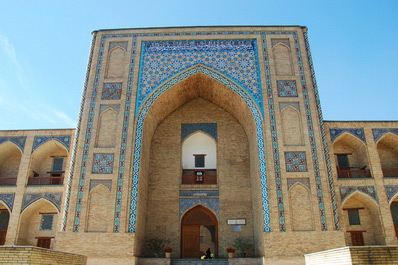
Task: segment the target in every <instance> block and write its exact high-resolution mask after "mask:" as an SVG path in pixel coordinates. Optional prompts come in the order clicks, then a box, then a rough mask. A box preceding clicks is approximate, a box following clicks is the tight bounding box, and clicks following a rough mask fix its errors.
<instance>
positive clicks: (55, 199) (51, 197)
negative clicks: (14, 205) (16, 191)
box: [21, 192, 62, 212]
mask: <svg viewBox="0 0 398 265" xmlns="http://www.w3.org/2000/svg"><path fill="white" fill-rule="evenodd" d="M42 198H43V199H46V200H48V201H50V202H51V203H52V204H54V206H55V207H57V209H58V211H60V210H61V201H62V193H61V192H56V193H47V192H42V193H25V194H24V196H23V201H22V207H21V212H23V210H25V208H26V207H28V206H29V205H31V204H32V203H34V202H35V201H38V200H40V199H42Z"/></svg>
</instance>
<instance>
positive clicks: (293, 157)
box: [285, 152, 307, 172]
mask: <svg viewBox="0 0 398 265" xmlns="http://www.w3.org/2000/svg"><path fill="white" fill-rule="evenodd" d="M285 162H286V172H306V171H307V158H306V157H305V152H285Z"/></svg>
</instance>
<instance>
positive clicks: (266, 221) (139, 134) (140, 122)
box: [128, 64, 271, 232]
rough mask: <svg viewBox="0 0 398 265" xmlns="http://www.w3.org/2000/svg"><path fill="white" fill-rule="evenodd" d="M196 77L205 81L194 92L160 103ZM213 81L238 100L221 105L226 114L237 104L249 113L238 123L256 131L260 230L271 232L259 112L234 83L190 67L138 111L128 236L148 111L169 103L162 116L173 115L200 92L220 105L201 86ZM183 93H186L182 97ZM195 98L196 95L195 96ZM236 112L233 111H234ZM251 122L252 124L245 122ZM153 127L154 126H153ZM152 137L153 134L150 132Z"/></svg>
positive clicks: (210, 71) (133, 216)
mask: <svg viewBox="0 0 398 265" xmlns="http://www.w3.org/2000/svg"><path fill="white" fill-rule="evenodd" d="M198 76H202V77H205V78H204V79H203V78H201V79H200V80H198V82H196V83H195V88H196V90H195V91H193V90H194V89H191V90H190V91H187V89H185V90H184V89H182V90H181V91H180V93H179V96H178V98H174V99H173V101H170V100H169V101H167V100H166V99H165V100H163V101H164V102H161V101H162V99H160V98H161V96H162V95H163V94H165V93H166V92H167V91H168V90H169V89H170V88H172V87H174V86H175V85H177V84H179V83H180V82H184V81H187V80H189V79H190V78H191V79H192V78H195V77H198ZM208 80H212V81H217V83H218V84H221V85H223V87H226V88H228V91H229V92H228V91H223V92H225V93H230V92H231V91H232V92H233V93H232V94H233V95H234V96H233V97H235V98H236V99H238V100H239V102H238V103H236V102H235V104H233V103H232V102H231V101H229V102H228V103H224V104H223V108H224V109H226V110H227V111H230V112H232V113H233V112H234V111H233V110H234V106H233V105H237V104H239V103H240V104H242V105H244V107H245V108H246V109H247V110H248V112H250V114H251V118H250V117H243V116H241V115H243V114H240V113H239V114H236V115H235V116H238V117H236V118H237V120H238V121H239V122H241V123H242V122H243V123H246V122H252V123H253V125H254V127H255V132H254V133H255V137H256V145H257V154H258V166H259V168H258V169H257V170H258V172H259V175H260V189H261V191H260V192H261V197H262V201H261V206H262V217H263V230H264V231H265V232H270V231H271V228H270V211H269V201H268V184H267V177H266V163H265V152H264V128H263V118H262V115H261V111H260V110H259V108H258V107H257V104H256V102H255V101H254V100H253V98H252V97H251V96H250V95H249V94H248V93H247V92H246V91H245V90H244V89H243V88H242V87H240V86H239V85H237V84H236V83H235V82H233V81H231V80H230V79H228V78H227V77H225V76H224V75H222V74H220V73H219V72H217V71H215V70H213V69H210V68H207V67H205V66H203V65H200V64H198V65H196V66H193V67H191V68H189V69H187V70H185V71H183V72H181V73H179V74H177V75H175V76H174V77H173V78H171V79H169V80H168V81H166V82H165V83H163V84H162V85H161V86H159V87H158V88H157V89H155V90H154V91H153V92H152V93H151V94H150V95H149V96H148V98H147V99H146V101H145V102H144V103H143V105H142V107H141V108H140V109H139V111H138V112H137V115H136V124H135V141H134V143H135V144H134V153H133V155H134V158H133V172H132V182H131V192H130V214H129V223H128V232H136V219H137V206H138V203H137V202H138V186H139V178H140V165H141V150H142V145H143V131H144V122H145V119H146V117H147V115H148V113H149V112H150V110H151V107H152V106H153V104H154V103H155V102H157V103H158V105H159V106H163V107H165V106H168V105H167V104H165V103H166V102H167V103H170V102H172V103H173V104H169V105H173V106H168V108H169V109H168V111H164V113H163V115H165V116H167V115H168V114H169V113H171V111H173V110H174V109H175V108H176V107H178V106H179V105H182V104H183V103H184V102H186V101H188V100H190V99H192V98H195V97H198V96H199V95H198V94H197V93H200V91H199V90H200V89H202V88H203V87H206V88H203V89H204V90H205V91H202V94H201V96H204V97H206V98H207V99H209V100H210V101H213V102H216V104H222V103H220V102H217V101H220V100H222V99H220V98H219V97H218V98H217V97H215V94H214V93H213V92H214V91H211V90H210V89H209V88H208V86H206V85H204V84H203V83H206V81H208ZM184 92H185V93H184ZM195 94H196V95H195ZM152 109H153V108H152ZM235 112H236V111H235ZM245 118H246V120H248V119H250V120H251V121H245ZM154 124H155V125H152V126H156V123H154ZM245 131H246V134H248V132H247V130H246V129H245ZM152 133H153V132H152Z"/></svg>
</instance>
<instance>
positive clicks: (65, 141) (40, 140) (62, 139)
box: [32, 135, 71, 153]
mask: <svg viewBox="0 0 398 265" xmlns="http://www.w3.org/2000/svg"><path fill="white" fill-rule="evenodd" d="M51 140H55V141H57V142H59V143H61V144H62V145H63V146H65V147H66V149H68V151H69V148H70V140H71V136H70V135H60V136H35V139H34V140H33V149H32V153H33V152H34V151H35V150H36V149H37V148H39V146H41V145H42V144H44V143H47V142H49V141H51Z"/></svg>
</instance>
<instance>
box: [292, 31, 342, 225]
mask: <svg viewBox="0 0 398 265" xmlns="http://www.w3.org/2000/svg"><path fill="white" fill-rule="evenodd" d="M294 42H295V46H296V47H295V48H296V53H297V57H298V58H300V60H299V61H298V62H299V63H298V64H299V71H300V76H301V80H302V85H303V89H306V86H305V84H306V82H305V75H304V68H303V62H302V61H301V53H300V52H299V50H297V48H299V47H300V45H299V42H298V37H297V34H295V38H294ZM304 42H305V50H306V52H307V60H308V64H309V68H310V73H311V82H312V87H313V92H314V96H315V104H316V109H317V112H318V122H319V125H320V129H321V135H322V145H323V154H324V156H325V160H326V170H327V174H328V182H329V192H330V198H331V201H332V211H333V221H334V229H335V230H340V227H341V225H340V218H339V211H338V207H337V196H336V192H335V190H334V180H333V174H332V167H331V161H330V157H329V148H328V141H327V138H326V132H325V126H324V123H323V116H322V109H321V103H320V99H319V92H318V85H317V83H316V78H315V70H314V64H313V62H312V56H311V50H310V44H309V41H308V32H307V31H306V30H305V31H304ZM305 98H306V99H305V102H306V101H307V100H308V96H307V95H305ZM306 105H307V103H306ZM308 111H309V110H308ZM307 120H308V117H307ZM311 123H312V122H311ZM311 127H312V126H311ZM309 129H311V128H310V126H309ZM310 133H311V134H312V135H313V131H310ZM312 135H310V140H311V150H312V153H313V161H317V154H316V153H315V156H314V150H316V148H315V147H316V143H315V141H313V136H312ZM314 169H315V179H316V185H317V195H318V201H319V212H320V214H321V223H322V230H324V231H326V230H327V225H326V218H325V208H324V204H323V198H322V196H323V195H322V187H321V183H320V176H319V174H320V173H319V166H318V163H316V164H314Z"/></svg>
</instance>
